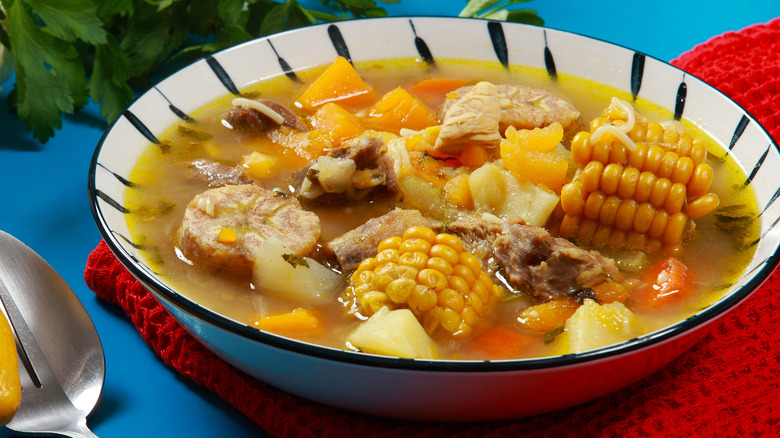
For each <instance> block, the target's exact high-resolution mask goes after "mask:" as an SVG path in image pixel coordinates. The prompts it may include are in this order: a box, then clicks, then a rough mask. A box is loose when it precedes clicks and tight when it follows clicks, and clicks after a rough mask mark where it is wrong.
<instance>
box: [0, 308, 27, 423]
mask: <svg viewBox="0 0 780 438" xmlns="http://www.w3.org/2000/svg"><path fill="white" fill-rule="evenodd" d="M17 360H18V359H17V357H16V342H15V340H14V333H13V331H12V330H11V325H10V324H9V323H8V320H6V319H5V315H3V314H2V313H0V426H4V425H6V424H8V422H9V421H11V420H12V419H13V417H14V415H16V411H17V410H18V409H19V404H21V402H22V384H21V383H20V379H19V369H18V362H17Z"/></svg>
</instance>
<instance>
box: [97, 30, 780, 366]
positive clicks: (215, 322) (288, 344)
mask: <svg viewBox="0 0 780 438" xmlns="http://www.w3.org/2000/svg"><path fill="white" fill-rule="evenodd" d="M410 19H415V20H446V21H453V20H454V21H460V20H469V21H481V22H485V23H487V22H489V21H494V20H484V19H477V18H464V17H449V16H414V15H404V16H392V17H374V18H361V19H353V20H349V21H348V23H356V22H369V21H377V20H383V21H386V20H410ZM500 23H501V25H502V26H523V27H532V28H538V29H544V30H552V31H555V32H560V33H563V34H568V35H571V36H575V37H577V38H582V39H585V40H591V41H595V42H601V43H605V44H607V45H609V46H614V47H618V48H623V49H625V50H629V51H632V52H634V53H637V54H641V55H643V56H645V57H646V58H650V59H653V60H655V61H657V62H660V63H662V64H663V65H664V66H665V67H666V68H668V67H671V68H672V69H675V70H677V71H679V72H681V73H684V74H685V75H687V76H690V77H694V78H696V80H697V81H699V82H701V84H702V85H703V86H705V87H706V88H709V89H710V91H714V92H715V93H717V94H719V95H720V96H721V97H722V98H723V99H725V100H727V101H729V102H730V103H731V104H732V105H734V106H735V107H736V108H738V109H739V110H741V111H742V113H743V116H744V117H746V118H747V119H748V120H749V121H750V122H752V123H753V124H755V126H756V127H757V128H758V129H759V130H760V132H761V133H762V134H764V135H765V136H766V137H767V138H768V139H769V140H770V148H774V149H775V150H780V147H779V146H778V144H777V142H776V141H775V140H774V139H773V138H772V136H771V135H769V133H768V131H767V130H766V129H765V128H764V127H763V126H762V125H761V124H760V123H759V122H758V121H757V120H756V119H755V118H754V117H753V116H752V115H751V114H750V113H749V112H748V111H747V110H745V109H744V108H743V107H742V106H741V105H739V104H738V103H737V102H735V101H734V100H733V99H732V98H730V97H729V96H727V95H726V94H725V93H723V92H721V91H720V90H718V89H716V88H715V87H713V86H711V85H709V84H708V83H706V82H705V81H703V80H702V79H700V78H698V77H697V76H696V75H695V74H691V73H689V72H686V71H684V70H682V69H680V68H679V67H676V66H674V65H672V64H671V63H669V62H666V61H663V60H661V59H659V58H657V57H654V56H652V55H648V54H646V53H644V52H641V51H639V50H635V49H632V48H629V47H626V46H624V45H621V44H617V43H613V42H610V41H607V40H604V39H601V38H597V37H592V36H587V35H583V34H580V33H577V32H573V31H567V30H561V29H556V28H554V27H550V26H533V25H526V24H522V23H512V22H503V21H502V22H500ZM330 25H333V23H322V24H316V25H312V26H307V27H303V28H298V29H292V30H287V31H284V32H279V33H275V34H271V35H267V36H263V37H259V38H255V39H253V40H250V41H247V42H244V43H241V44H237V45H235V46H231V47H229V48H225V49H222V50H220V51H219V52H216V53H214V54H212V56H213V55H216V54H219V53H222V52H225V51H228V50H233V49H236V48H238V47H241V46H245V45H251V44H256V43H257V42H258V41H265V40H273V39H274V38H277V37H279V36H282V35H287V34H291V33H301V32H312V29H317V28H322V27H327V26H330ZM202 59H203V58H199V59H197V60H195V61H193V62H191V63H189V64H187V65H185V66H184V67H182V68H180V69H177V70H176V71H175V72H173V73H172V74H169V75H166V77H164V78H163V79H161V80H160V81H158V84H159V83H160V82H162V81H164V80H166V79H167V78H169V77H170V76H172V75H174V74H176V73H178V72H179V71H181V70H184V69H186V68H189V67H191V66H192V65H193V64H195V63H197V62H199V61H201V60H202ZM155 85H156V84H155ZM155 85H152V86H150V87H149V88H148V90H146V91H144V92H142V93H139V94H138V95H137V96H136V97H135V98H134V99H133V101H132V102H131V103H130V104H129V105H128V107H130V106H132V104H134V103H135V102H136V101H138V100H140V99H141V98H143V97H144V96H145V95H146V94H147V93H150V92H152V91H153V89H154V87H155ZM118 120H119V117H117V118H116V119H114V120H113V121H112V122H111V123H110V124H109V125H108V126H107V128H106V130H105V131H104V133H103V135H102V136H101V138H100V140H99V141H98V144H97V145H96V148H95V151H94V153H93V156H92V159H91V162H90V166H89V173H88V181H87V184H88V192H89V202H90V208H91V210H92V215H93V218H94V220H95V222H96V224H97V226H98V229H99V231H100V233H101V235H102V236H103V240H104V241H105V243H106V244H107V246H108V247H109V249H110V250H111V252H112V253H113V254H114V256H115V257H116V258H117V260H118V261H119V262H120V263H121V264H122V265H123V266H124V267H125V269H127V271H128V272H130V274H131V275H133V277H135V278H136V279H137V280H139V281H140V283H141V284H142V285H143V286H144V287H145V288H146V289H147V290H148V291H149V292H150V293H152V295H153V296H155V298H156V299H157V300H158V301H162V302H163V304H164V305H165V302H168V303H169V304H170V305H172V306H174V307H175V308H176V309H177V310H179V311H182V312H184V313H186V314H188V315H189V316H191V317H193V318H195V319H197V320H200V321H201V322H205V323H207V324H209V325H211V326H214V327H217V328H219V329H223V330H226V331H227V332H229V333H231V334H233V335H238V336H240V337H242V338H246V339H248V340H251V341H254V342H258V343H260V344H264V345H266V346H268V347H272V348H278V349H282V350H285V351H287V352H291V353H296V354H300V355H304V356H312V357H316V358H320V359H326V360H330V361H335V362H341V363H344V364H351V365H364V366H372V367H379V368H391V369H400V370H411V371H436V372H469V373H472V372H490V373H492V372H508V371H525V370H539V369H552V368H558V367H565V366H576V365H580V364H583V363H586V362H591V361H596V360H605V359H610V358H614V357H615V356H619V355H623V354H626V353H633V352H636V351H638V350H642V349H646V348H650V347H652V346H654V345H656V344H660V343H663V342H666V341H669V340H671V339H673V338H675V337H679V336H684V335H687V334H691V333H693V332H694V331H695V330H693V329H695V328H703V327H705V326H707V325H709V324H710V323H712V322H714V321H716V320H717V319H719V318H720V317H721V316H723V315H725V314H726V313H728V312H729V311H731V310H733V309H734V308H735V307H736V306H737V305H738V304H740V303H741V302H742V301H744V300H745V299H746V298H747V297H748V296H750V295H751V294H752V293H753V292H755V291H756V290H757V289H758V288H759V287H761V285H762V284H763V283H764V282H766V281H767V280H768V279H769V276H770V275H771V273H772V272H773V271H774V270H775V268H776V267H777V266H778V265H779V264H780V244H778V245H777V246H776V247H775V248H774V251H773V252H772V254H771V255H770V256H769V257H767V258H766V260H764V261H763V263H761V265H760V267H759V269H758V272H755V273H753V276H752V278H750V279H749V280H748V281H747V282H745V284H743V285H742V286H740V287H739V288H738V289H736V290H734V291H733V292H731V293H729V295H728V296H726V297H725V298H721V299H719V300H718V301H716V302H715V303H713V304H711V305H709V306H708V307H707V308H705V309H703V310H701V311H699V312H697V313H695V314H693V315H691V316H689V317H687V318H686V319H684V320H682V321H678V322H676V323H674V324H671V325H669V326H667V327H664V328H662V329H659V330H656V331H653V332H651V333H648V334H645V335H641V336H638V337H636V338H632V339H629V340H626V341H623V342H620V343H617V344H613V345H609V346H605V347H601V348H597V349H594V350H589V351H585V352H581V353H568V354H565V355H559V356H546V357H535V358H527V359H507V360H440V359H410V358H398V357H390V356H381V355H376V354H369V353H362V352H355V351H350V350H345V349H337V348H333V347H327V346H322V345H317V344H313V343H309V342H305V341H299V340H296V339H293V338H288V337H285V336H282V335H276V334H274V333H270V332H265V331H261V330H258V329H256V328H253V327H250V326H249V325H246V324H243V323H240V322H237V321H235V320H233V319H230V318H228V317H225V316H223V315H221V314H219V313H217V312H215V311H213V310H211V309H209V308H207V307H204V306H202V305H200V304H198V303H197V302H195V301H193V300H191V299H189V298H187V297H185V296H184V295H182V294H180V293H177V292H176V291H175V290H174V289H173V288H172V287H170V286H168V285H167V284H166V283H165V282H163V281H162V280H160V279H159V278H157V277H154V276H152V275H149V273H148V272H147V271H146V270H144V269H141V268H140V267H139V266H138V265H137V264H136V263H135V262H134V261H133V257H132V256H130V255H129V254H127V253H126V251H125V250H124V249H123V248H122V246H121V245H120V244H119V243H118V240H117V237H116V236H115V235H114V234H113V233H112V232H111V228H110V227H109V225H108V223H107V222H106V219H105V217H104V216H103V215H102V214H101V212H100V207H99V205H98V198H99V195H98V193H97V192H98V191H97V189H96V187H95V175H96V171H97V167H98V166H99V165H98V158H99V156H100V153H101V151H102V149H103V146H104V143H105V141H106V139H107V137H108V135H109V134H110V133H111V131H112V129H113V127H114V125H115V124H116V123H117V121H118ZM182 326H184V327H185V328H186V329H187V330H188V331H191V328H190V327H187V326H186V325H185V324H182Z"/></svg>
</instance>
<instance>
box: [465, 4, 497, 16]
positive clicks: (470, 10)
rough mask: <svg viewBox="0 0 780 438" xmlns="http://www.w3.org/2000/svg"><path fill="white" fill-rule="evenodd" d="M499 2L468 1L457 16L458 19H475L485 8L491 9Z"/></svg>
mask: <svg viewBox="0 0 780 438" xmlns="http://www.w3.org/2000/svg"><path fill="white" fill-rule="evenodd" d="M500 1H501V0H469V2H468V3H466V7H465V8H463V10H462V11H460V14H458V17H476V16H477V15H479V13H480V12H482V11H484V10H485V9H487V8H492V7H493V6H494V5H495V4H496V3H498V2H500Z"/></svg>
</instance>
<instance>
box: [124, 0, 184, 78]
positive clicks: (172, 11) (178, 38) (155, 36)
mask: <svg viewBox="0 0 780 438" xmlns="http://www.w3.org/2000/svg"><path fill="white" fill-rule="evenodd" d="M181 6H182V5H181V4H175V5H173V6H172V7H169V8H166V9H165V10H163V11H157V8H156V7H154V5H150V4H146V3H140V4H138V5H137V6H136V11H135V15H134V16H133V18H132V20H128V27H127V32H126V34H125V35H124V37H123V38H122V39H121V40H120V47H121V48H122V50H124V51H125V53H127V55H128V56H129V57H130V64H131V66H132V69H133V71H132V76H134V77H143V76H145V75H147V74H148V73H150V72H151V71H152V70H153V69H154V68H156V67H157V66H159V65H160V64H161V63H162V62H163V61H164V60H165V59H166V58H167V57H168V56H169V55H170V54H171V53H172V52H173V51H174V50H176V49H178V48H179V47H180V46H181V45H182V43H184V41H185V40H186V39H187V34H188V29H187V16H186V13H185V11H183V10H182V7H181Z"/></svg>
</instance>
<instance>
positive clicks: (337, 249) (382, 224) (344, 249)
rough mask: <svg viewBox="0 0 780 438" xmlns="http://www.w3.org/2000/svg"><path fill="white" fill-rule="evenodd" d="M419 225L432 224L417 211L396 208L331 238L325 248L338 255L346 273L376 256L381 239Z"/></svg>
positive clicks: (398, 234)
mask: <svg viewBox="0 0 780 438" xmlns="http://www.w3.org/2000/svg"><path fill="white" fill-rule="evenodd" d="M415 226H424V227H430V226H431V223H430V221H429V220H428V219H426V218H425V217H424V216H423V215H422V214H420V212H419V211H417V210H403V209H400V208H396V209H395V210H392V211H390V212H389V213H386V214H384V215H382V216H379V217H377V218H373V219H369V220H368V221H366V223H364V224H363V225H360V226H359V227H357V228H354V229H352V230H350V231H347V232H346V233H344V234H342V235H341V236H338V237H336V238H334V239H332V240H330V241H329V242H327V243H325V245H324V247H325V249H326V250H328V251H330V252H332V253H333V254H334V255H335V256H336V260H338V262H339V265H340V266H341V269H342V271H343V272H346V271H351V270H354V269H356V268H357V267H358V265H360V262H362V261H363V260H364V259H367V258H369V257H374V256H375V255H376V254H377V250H376V247H377V246H378V245H379V243H380V242H382V241H383V240H385V239H387V238H388V237H392V236H400V235H402V234H403V233H404V231H406V229H407V228H409V227H415Z"/></svg>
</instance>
